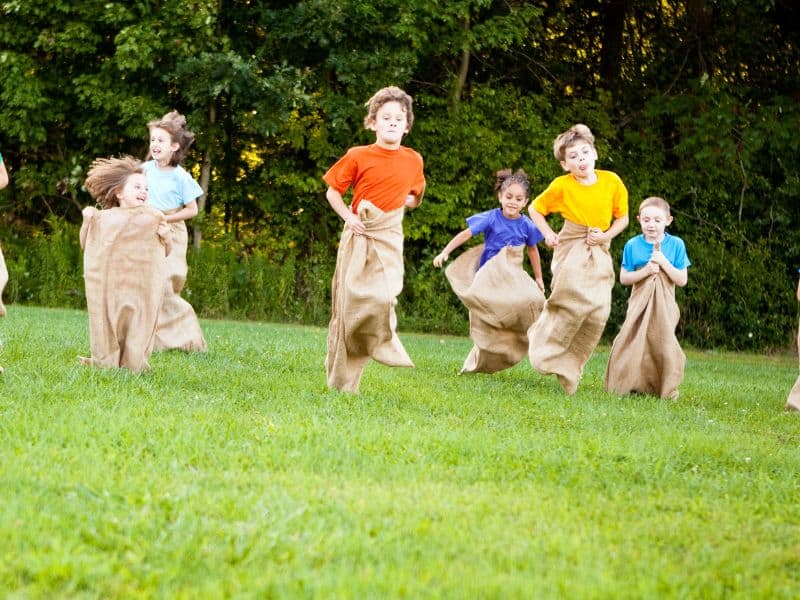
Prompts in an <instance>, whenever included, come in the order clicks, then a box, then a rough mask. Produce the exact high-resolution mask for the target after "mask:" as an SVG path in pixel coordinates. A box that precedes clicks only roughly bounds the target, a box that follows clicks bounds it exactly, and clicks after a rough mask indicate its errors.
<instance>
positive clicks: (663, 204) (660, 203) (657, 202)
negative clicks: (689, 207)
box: [639, 196, 671, 217]
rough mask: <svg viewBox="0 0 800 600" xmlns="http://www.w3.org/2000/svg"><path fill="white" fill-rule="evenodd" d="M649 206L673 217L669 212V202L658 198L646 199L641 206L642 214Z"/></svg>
mask: <svg viewBox="0 0 800 600" xmlns="http://www.w3.org/2000/svg"><path fill="white" fill-rule="evenodd" d="M648 206H657V207H658V208H660V209H661V210H663V211H664V213H666V215H667V216H668V217H669V216H671V214H670V212H669V202H667V201H666V200H664V199H663V198H659V197H658V196H650V197H649V198H645V199H644V200H642V203H641V204H640V205H639V212H640V213H641V212H642V210H644V209H645V208H647V207H648Z"/></svg>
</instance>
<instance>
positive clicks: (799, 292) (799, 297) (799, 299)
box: [797, 280, 800, 302]
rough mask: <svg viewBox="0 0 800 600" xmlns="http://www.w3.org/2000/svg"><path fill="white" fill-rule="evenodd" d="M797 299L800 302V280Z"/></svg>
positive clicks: (799, 281)
mask: <svg viewBox="0 0 800 600" xmlns="http://www.w3.org/2000/svg"><path fill="white" fill-rule="evenodd" d="M797 301H798V302H800V280H798V282H797Z"/></svg>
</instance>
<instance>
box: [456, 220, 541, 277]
mask: <svg viewBox="0 0 800 600" xmlns="http://www.w3.org/2000/svg"><path fill="white" fill-rule="evenodd" d="M467 227H469V230H470V231H471V232H472V235H478V234H480V233H482V234H483V243H484V246H483V253H482V254H481V262H480V264H479V265H478V268H481V267H482V266H483V265H484V263H486V261H488V260H489V259H491V258H492V257H493V256H495V255H496V254H497V253H498V252H500V250H502V249H503V248H505V247H506V246H535V245H536V244H538V243H539V242H540V241H542V240H543V239H544V236H543V235H542V232H541V231H539V229H538V228H537V227H536V225H534V224H533V221H531V220H530V217H528V216H527V215H523V214H521V215H520V216H519V218H518V219H507V218H506V217H504V216H503V209H501V208H494V209H492V210H487V211H486V212H482V213H478V214H477V215H472V216H471V217H467Z"/></svg>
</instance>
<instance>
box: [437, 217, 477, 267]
mask: <svg viewBox="0 0 800 600" xmlns="http://www.w3.org/2000/svg"><path fill="white" fill-rule="evenodd" d="M471 237H472V232H471V231H470V230H469V227H467V228H466V229H465V230H464V231H462V232H460V233H457V234H456V235H455V237H454V238H453V239H452V240H450V241H449V242H448V243H447V246H445V247H444V250H442V252H441V253H440V254H439V255H438V256H437V257H436V258H434V259H433V266H434V267H437V268H439V267H441V266H442V265H443V264H444V263H445V262H447V259H448V258H450V253H451V252H452V251H453V250H455V249H456V248H458V247H459V246H460V245H461V244H463V243H464V242H466V241H467V240H468V239H469V238H471Z"/></svg>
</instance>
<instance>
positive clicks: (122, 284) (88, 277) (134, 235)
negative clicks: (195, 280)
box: [81, 206, 169, 372]
mask: <svg viewBox="0 0 800 600" xmlns="http://www.w3.org/2000/svg"><path fill="white" fill-rule="evenodd" d="M160 225H161V233H160V234H159V226H160ZM83 228H85V238H84V237H83V236H81V239H85V244H84V253H83V278H84V283H85V287H86V308H87V310H88V311H89V341H90V344H91V350H92V357H91V358H89V359H81V362H83V363H84V364H91V365H95V366H100V367H126V368H128V369H130V370H131V371H134V372H136V371H143V370H146V369H147V368H149V364H148V360H147V359H148V358H149V356H150V353H151V352H152V350H153V342H154V340H155V333H156V322H157V319H158V312H159V308H160V307H161V302H162V300H163V298H164V289H163V286H164V276H165V263H166V261H165V258H164V253H165V249H166V248H169V238H168V233H167V231H168V229H167V227H166V223H165V222H164V216H163V215H162V214H161V212H159V211H158V210H156V209H154V208H151V207H149V206H140V207H137V208H133V209H131V208H111V209H107V210H101V211H98V210H96V209H94V208H86V209H84V223H83Z"/></svg>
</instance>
